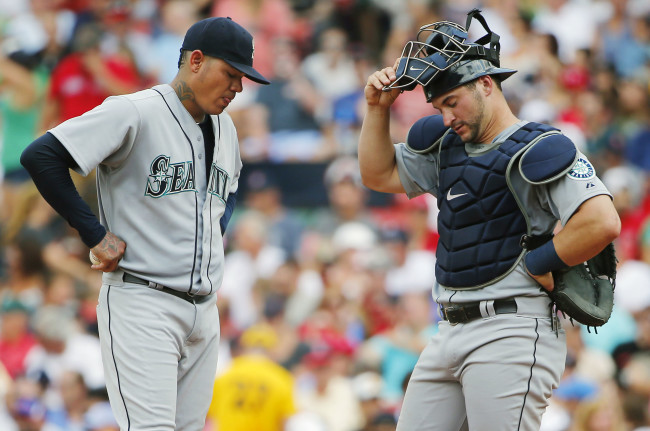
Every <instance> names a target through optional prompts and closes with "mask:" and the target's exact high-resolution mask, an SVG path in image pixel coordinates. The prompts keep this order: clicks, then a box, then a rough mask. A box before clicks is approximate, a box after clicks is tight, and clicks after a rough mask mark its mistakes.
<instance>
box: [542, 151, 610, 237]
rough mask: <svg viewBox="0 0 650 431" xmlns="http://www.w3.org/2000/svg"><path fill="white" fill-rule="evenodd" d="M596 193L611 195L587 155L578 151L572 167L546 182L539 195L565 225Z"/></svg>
mask: <svg viewBox="0 0 650 431" xmlns="http://www.w3.org/2000/svg"><path fill="white" fill-rule="evenodd" d="M598 195H607V196H609V197H612V195H611V193H610V192H609V191H608V190H607V188H606V187H605V185H604V184H603V183H602V181H601V180H600V178H598V177H597V176H596V171H595V169H594V167H593V165H592V164H591V162H589V160H588V159H587V157H586V156H585V155H584V154H582V153H580V152H579V153H578V158H577V161H576V162H575V164H574V165H573V168H572V169H571V170H570V171H569V172H568V173H567V174H565V175H564V176H563V177H561V178H559V179H558V180H557V181H554V182H552V183H550V184H548V186H547V188H546V193H545V194H544V195H543V196H542V197H541V198H542V200H544V199H546V200H548V205H549V207H550V208H551V211H552V212H553V214H554V215H555V217H556V218H557V219H558V220H560V222H561V223H562V225H565V224H566V223H567V222H568V221H569V219H570V218H571V216H572V215H573V213H575V212H576V210H577V209H578V207H580V205H582V203H583V202H585V201H587V200H588V199H591V198H593V197H595V196H598Z"/></svg>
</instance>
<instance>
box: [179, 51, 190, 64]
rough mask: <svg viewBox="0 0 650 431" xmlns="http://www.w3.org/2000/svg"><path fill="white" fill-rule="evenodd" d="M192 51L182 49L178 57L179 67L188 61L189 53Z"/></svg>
mask: <svg viewBox="0 0 650 431" xmlns="http://www.w3.org/2000/svg"><path fill="white" fill-rule="evenodd" d="M188 52H190V51H189V50H187V49H181V55H180V56H179V57H178V68H179V69H180V68H181V66H182V65H183V64H185V62H186V61H187V53H188Z"/></svg>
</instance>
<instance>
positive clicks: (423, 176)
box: [395, 143, 439, 199]
mask: <svg viewBox="0 0 650 431" xmlns="http://www.w3.org/2000/svg"><path fill="white" fill-rule="evenodd" d="M395 159H396V161H397V173H398V174H399V179H400V181H401V183H402V186H403V187H404V190H406V195H407V196H408V197H409V199H410V198H414V197H416V196H419V195H421V194H424V193H431V194H432V195H434V196H436V195H437V194H438V165H439V161H438V153H437V152H435V151H434V152H432V153H427V154H415V153H413V152H412V151H410V150H409V149H408V148H407V147H406V145H405V144H403V143H400V144H396V145H395Z"/></svg>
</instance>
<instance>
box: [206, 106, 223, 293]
mask: <svg viewBox="0 0 650 431" xmlns="http://www.w3.org/2000/svg"><path fill="white" fill-rule="evenodd" d="M217 127H218V129H219V137H218V138H217V139H216V141H217V142H216V144H215V146H216V148H215V159H217V158H218V157H219V143H220V142H221V117H219V116H218V115H217ZM208 194H209V195H210V253H209V255H208V265H207V266H206V275H207V278H208V282H209V283H210V293H209V294H211V293H212V280H211V279H210V264H211V263H212V237H213V235H214V233H213V230H214V223H212V193H208ZM222 235H223V234H222ZM209 294H208V295H209Z"/></svg>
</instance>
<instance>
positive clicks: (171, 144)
mask: <svg viewBox="0 0 650 431" xmlns="http://www.w3.org/2000/svg"><path fill="white" fill-rule="evenodd" d="M155 90H157V91H155ZM163 98H164V99H163ZM212 120H213V121H212V123H213V126H214V135H215V137H216V139H217V143H216V145H215V151H214V157H213V162H212V165H211V171H210V173H209V176H208V180H209V181H208V183H206V172H205V163H204V157H205V147H204V143H203V134H202V133H201V129H200V128H199V126H198V125H197V124H196V122H195V121H194V119H193V118H192V116H191V115H190V114H189V112H187V110H186V109H185V108H184V107H183V105H182V104H181V102H180V100H179V99H178V97H177V96H176V94H175V93H174V90H173V89H172V88H171V87H170V86H169V85H160V86H156V87H154V89H148V90H143V91H140V92H137V93H134V94H131V95H125V96H115V97H109V98H108V99H106V101H105V102H104V103H103V104H101V105H100V106H98V107H97V108H95V109H93V110H91V111H89V112H87V113H85V114H83V115H81V116H80V117H76V118H73V119H71V120H68V121H66V122H64V123H62V124H61V125H59V126H57V127H55V128H54V129H52V130H50V132H51V133H52V134H53V135H54V136H56V137H57V138H58V139H59V141H61V143H62V144H63V145H64V146H65V147H66V149H67V150H68V151H69V152H70V154H71V155H72V157H74V159H75V161H76V162H77V164H78V165H79V169H78V170H79V173H81V174H83V175H87V174H88V173H90V172H91V171H92V170H93V169H94V168H95V167H97V193H98V197H99V205H100V220H101V222H102V224H103V225H104V226H106V228H107V229H108V230H110V231H111V232H113V233H114V234H115V235H117V236H118V237H120V238H123V239H124V240H125V241H126V242H127V249H126V252H125V253H124V257H123V259H122V260H121V262H120V269H122V270H124V271H126V272H129V273H131V274H134V275H136V276H139V277H141V278H144V279H146V280H149V281H152V282H156V283H160V284H162V285H164V286H167V287H170V288H172V289H176V290H181V291H186V292H190V293H193V294H201V295H205V294H209V293H210V292H214V291H215V290H216V289H217V288H218V287H219V285H220V284H221V280H222V277H223V254H224V250H223V238H222V236H221V231H220V229H219V219H220V218H221V216H222V215H223V213H224V210H225V201H226V199H227V198H228V194H229V193H234V192H235V191H237V185H238V179H239V173H240V170H241V167H242V163H241V159H240V155H239V145H238V140H237V133H236V130H235V127H234V125H233V123H232V120H231V118H230V117H229V116H228V114H226V113H223V114H221V115H218V116H213V117H212ZM206 191H207V192H206ZM171 226H173V227H174V228H173V229H170V227H171Z"/></svg>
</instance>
